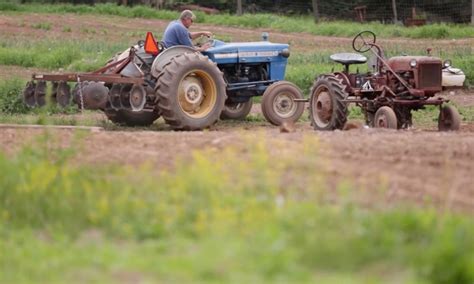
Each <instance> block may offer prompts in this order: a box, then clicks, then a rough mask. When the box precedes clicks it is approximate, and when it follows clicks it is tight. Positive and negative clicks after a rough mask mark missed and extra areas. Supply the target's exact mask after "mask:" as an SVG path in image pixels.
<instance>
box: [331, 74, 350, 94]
mask: <svg viewBox="0 0 474 284" xmlns="http://www.w3.org/2000/svg"><path fill="white" fill-rule="evenodd" d="M334 76H336V77H337V78H339V79H342V82H343V85H344V87H345V91H346V92H348V93H351V81H350V80H349V77H347V75H346V74H345V73H343V72H334Z"/></svg>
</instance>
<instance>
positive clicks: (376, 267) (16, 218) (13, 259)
mask: <svg viewBox="0 0 474 284" xmlns="http://www.w3.org/2000/svg"><path fill="white" fill-rule="evenodd" d="M84 135H86V134H84V133H82V134H80V135H78V136H77V143H74V144H76V145H80V141H81V140H82V139H86V138H87V137H84ZM247 139H248V141H247V143H248V145H251V146H250V150H249V151H248V153H247V154H245V155H242V153H241V152H239V151H238V150H236V149H234V148H226V149H222V150H212V149H209V150H202V151H198V152H195V153H194V155H193V158H192V160H190V161H181V162H178V165H177V166H176V168H175V169H173V170H171V171H166V172H156V171H155V170H154V169H152V168H151V167H149V166H147V165H146V164H145V165H143V166H141V167H139V168H128V167H124V166H100V161H98V163H97V165H96V166H84V165H80V164H78V163H77V162H75V157H76V153H75V150H74V149H62V150H61V149H59V148H58V147H57V146H56V143H55V142H54V141H55V140H56V137H54V136H52V135H51V134H48V133H46V134H45V135H44V136H42V138H41V139H40V140H39V141H38V142H37V143H36V144H33V145H31V146H30V147H27V148H24V149H23V150H21V151H20V152H18V153H17V154H15V155H9V156H6V155H2V154H0V171H1V173H2V174H1V175H0V219H1V222H0V251H1V252H2V253H1V254H0V282H1V283H19V282H21V283H33V282H35V283H36V282H73V283H74V282H81V283H83V282H99V283H106V282H119V281H123V279H128V280H130V281H131V282H140V281H142V282H144V283H161V282H164V283H169V282H175V283H187V282H199V283H201V282H205V283H209V282H210V283H212V282H217V283H222V282H224V283H266V282H271V283H295V282H296V283H315V282H317V283H458V284H462V283H472V282H473V281H474V265H473V263H474V221H473V220H472V218H470V217H471V216H467V215H462V214H455V213H450V212H439V211H437V210H435V209H433V208H429V207H423V208H421V207H416V206H414V205H408V204H406V205H403V204H396V205H394V204H386V202H383V201H382V200H383V198H380V200H379V198H377V197H376V196H377V195H383V194H384V192H383V185H380V191H378V192H364V191H363V190H360V189H357V188H356V187H354V186H353V185H351V182H350V181H348V182H344V183H341V184H340V185H339V186H337V190H336V191H333V192H328V190H327V188H326V184H327V179H328V177H326V176H324V175H323V174H322V173H320V172H319V171H318V170H317V169H318V168H319V167H318V165H320V164H321V163H324V161H323V160H321V159H320V158H319V155H318V152H319V148H320V146H319V143H318V139H317V137H315V136H309V137H306V138H305V139H304V140H303V141H302V142H301V148H302V151H301V155H302V157H303V158H302V159H298V162H296V161H295V159H294V157H292V156H291V155H292V153H294V152H293V151H285V149H286V148H285V145H281V147H277V149H275V148H273V149H272V148H269V147H267V146H266V141H265V139H262V137H253V138H251V137H249V138H247ZM275 156H277V157H278V159H275ZM301 185H303V186H301ZM365 195H367V196H366V197H367V198H370V199H366V200H365V201H367V200H373V202H372V203H371V204H370V206H369V207H370V208H368V207H367V206H363V205H362V204H361V203H360V200H361V199H364V196H365ZM374 196H375V198H374ZM362 203H364V202H362Z"/></svg>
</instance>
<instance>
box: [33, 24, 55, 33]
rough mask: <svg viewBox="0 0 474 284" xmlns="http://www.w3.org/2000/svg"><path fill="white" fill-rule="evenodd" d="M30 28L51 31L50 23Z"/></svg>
mask: <svg viewBox="0 0 474 284" xmlns="http://www.w3.org/2000/svg"><path fill="white" fill-rule="evenodd" d="M31 27H32V28H34V29H41V30H45V31H49V30H50V29H51V24H50V23H37V24H33V25H31Z"/></svg>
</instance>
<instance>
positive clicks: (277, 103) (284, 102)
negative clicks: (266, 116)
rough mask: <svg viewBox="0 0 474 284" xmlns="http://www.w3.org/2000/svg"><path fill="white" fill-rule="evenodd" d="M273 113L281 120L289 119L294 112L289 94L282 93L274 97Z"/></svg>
mask: <svg viewBox="0 0 474 284" xmlns="http://www.w3.org/2000/svg"><path fill="white" fill-rule="evenodd" d="M273 111H274V112H275V113H277V114H278V116H280V117H282V118H288V117H291V116H292V115H293V114H294V113H295V112H296V104H295V102H294V101H293V97H292V96H291V95H290V94H287V93H283V94H279V95H277V96H276V97H275V100H274V101H273Z"/></svg>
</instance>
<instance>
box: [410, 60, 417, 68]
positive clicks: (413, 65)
mask: <svg viewBox="0 0 474 284" xmlns="http://www.w3.org/2000/svg"><path fill="white" fill-rule="evenodd" d="M410 66H411V67H412V68H415V67H416V59H412V60H411V61H410Z"/></svg>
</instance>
